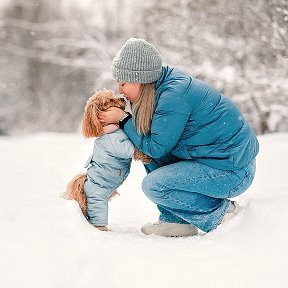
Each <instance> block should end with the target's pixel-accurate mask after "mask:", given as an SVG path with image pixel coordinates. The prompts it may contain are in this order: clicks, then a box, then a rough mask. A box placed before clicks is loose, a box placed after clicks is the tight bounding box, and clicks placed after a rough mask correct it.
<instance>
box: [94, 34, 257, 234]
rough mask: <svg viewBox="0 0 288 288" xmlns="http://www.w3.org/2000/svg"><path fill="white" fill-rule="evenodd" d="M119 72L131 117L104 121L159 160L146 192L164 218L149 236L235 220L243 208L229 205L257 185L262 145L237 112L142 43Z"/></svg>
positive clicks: (119, 60)
mask: <svg viewBox="0 0 288 288" xmlns="http://www.w3.org/2000/svg"><path fill="white" fill-rule="evenodd" d="M112 72H113V77H114V78H115V79H116V80H117V81H118V85H119V93H121V94H123V95H124V97H126V99H128V100H129V101H130V102H131V103H132V116H131V115H129V114H127V113H124V112H123V110H121V109H118V108H115V107H112V108H110V109H108V110H107V111H106V112H101V113H100V114H99V119H100V121H103V122H105V123H120V127H121V128H122V129H123V131H124V132H125V133H126V135H127V136H128V137H129V139H130V140H131V141H132V142H133V144H134V145H135V146H136V147H137V148H138V149H139V150H141V151H142V152H143V153H144V154H146V155H149V156H151V157H152V158H153V160H152V162H151V163H149V164H146V165H145V168H146V171H147V176H146V177H145V178H144V180H143V183H142V189H143V191H144V193H145V194H146V195H147V197H148V198H149V199H151V200H152V201H153V202H154V203H155V204H156V205H157V207H158V209H159V212H160V217H159V221H157V222H156V223H153V224H151V223H148V224H146V225H144V226H143V227H142V229H141V230H142V232H143V233H144V234H147V235H148V234H157V235H162V236H189V235H195V234H197V233H198V228H199V229H201V230H202V231H205V232H209V231H211V230H213V229H215V228H216V227H217V226H218V225H220V224H221V223H224V222H225V221H227V220H228V219H230V218H231V217H233V216H234V215H236V214H237V213H238V211H239V205H238V204H237V202H235V201H231V200H229V198H233V197H236V196H238V195H240V194H242V193H243V192H244V191H246V190H247V189H248V187H249V186H250V185H251V183H252V180H253V178H254V174H255V157H256V155H257V153H258V150H259V144H258V141H257V138H256V135H255V133H254V131H253V129H252V128H251V127H250V126H249V125H248V123H247V122H246V121H245V120H244V118H243V115H242V114H241V112H240V111H239V109H238V108H237V107H236V106H235V104H234V103H232V101H231V100H230V99H229V98H227V97H225V96H224V95H222V94H221V93H219V92H218V91H216V90H215V89H214V88H213V87H211V86H210V85H208V84H207V83H204V82H202V81H200V80H198V79H196V78H193V77H191V76H188V75H186V74H185V73H183V72H181V71H179V70H178V69H175V68H171V67H169V66H162V59H161V55H160V54H159V52H158V51H157V49H156V48H155V47H154V46H152V45H151V44H150V43H148V42H147V41H145V40H143V39H135V38H131V39H129V40H128V41H127V42H126V43H125V44H124V46H123V47H122V48H121V49H120V51H119V52H118V53H117V55H116V56H115V58H114V60H113V65H112ZM119 121H120V122H119Z"/></svg>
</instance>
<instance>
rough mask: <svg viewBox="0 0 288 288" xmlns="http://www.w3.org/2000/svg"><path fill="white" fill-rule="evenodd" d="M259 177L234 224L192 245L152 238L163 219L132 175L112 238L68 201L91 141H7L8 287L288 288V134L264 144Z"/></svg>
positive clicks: (3, 244) (1, 146) (2, 243)
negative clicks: (146, 226)
mask: <svg viewBox="0 0 288 288" xmlns="http://www.w3.org/2000/svg"><path fill="white" fill-rule="evenodd" d="M259 140H260V144H261V152H260V155H259V157H258V159H257V165H258V170H257V175H256V179H255V181H254V184H253V185H252V187H251V188H250V189H249V191H248V192H246V193H244V194H243V195H242V196H240V197H238V201H239V203H240V204H241V206H242V207H243V209H242V211H241V213H240V214H239V216H238V217H236V219H233V220H231V221H230V222H229V223H227V224H226V225H224V226H222V227H220V228H218V229H217V230H215V231H213V232H211V233H209V234H207V235H205V236H203V235H202V236H196V237H189V238H162V237H159V236H155V235H154V236H145V235H142V234H141V232H140V227H141V225H142V224H143V223H146V222H147V221H154V220H157V216H158V214H157V210H156V207H155V206H154V204H153V203H151V202H150V201H149V200H148V199H146V198H145V196H144V195H143V194H142V192H141V179H142V178H143V177H144V175H145V172H144V169H143V167H142V165H141V164H140V163H133V165H132V172H131V174H130V176H129V177H128V179H127V180H126V182H125V183H124V184H123V185H122V186H121V188H120V189H119V192H120V194H121V195H120V196H119V197H117V199H114V200H112V202H111V204H110V210H109V213H110V214H109V219H110V227H111V228H112V230H113V231H112V232H100V231H98V230H96V229H95V228H93V227H92V226H91V225H89V224H88V223H87V222H86V220H85V219H84V217H83V216H82V215H81V212H80V209H79V207H78V205H77V203H75V202H74V201H68V200H64V199H61V197H60V195H61V193H62V192H63V191H64V190H65V186H66V183H67V182H68V181H69V180H70V178H72V177H73V176H74V174H76V173H78V172H80V171H83V168H81V167H83V164H84V162H85V161H86V158H87V157H88V156H89V155H90V153H91V151H92V142H91V141H87V140H83V139H82V138H81V136H78V135H73V134H54V133H43V134H35V135H31V136H21V137H20V136H17V137H16V136H13V137H0V171H1V188H0V191H1V201H0V233H1V234H0V235H1V236H0V287H3V288H9V287H13V288H19V287H21V288H26V287H27V288H34V287H35V288H39V287H40V288H46V287H47V288H54V287H55V288H56V287H57V288H58V287H59V288H64V287H67V288H74V287H75V288H82V287H100V288H106V287H107V288H114V287H117V288H121V287H123V288H130V287H131V288H138V287H145V288H146V287H157V288H159V287H165V288H166V287H201V288H202V287H203V288H204V287H205V288H206V287H213V288H214V287H219V288H220V287H221V288H225V287H229V288H235V287H269V288H270V287H288V278H287V275H286V274H287V257H288V244H287V243H288V232H287V228H288V225H287V223H288V209H287V205H288V204H287V203H288V177H287V170H286V169H287V167H286V165H287V163H288V148H287V147H288V134H273V135H265V136H261V137H259Z"/></svg>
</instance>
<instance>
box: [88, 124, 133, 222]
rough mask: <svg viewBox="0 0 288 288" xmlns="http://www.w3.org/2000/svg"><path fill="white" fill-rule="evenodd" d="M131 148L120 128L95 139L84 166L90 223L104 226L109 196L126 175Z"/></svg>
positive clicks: (106, 218) (128, 168) (130, 143)
mask: <svg viewBox="0 0 288 288" xmlns="http://www.w3.org/2000/svg"><path fill="white" fill-rule="evenodd" d="M134 149H135V148H134V145H133V144H132V142H131V141H130V140H129V139H128V137H127V135H126V134H125V133H124V132H123V131H122V130H121V129H118V130H116V131H114V132H111V133H107V134H104V135H102V136H101V137H99V138H96V139H95V141H94V149H93V154H92V155H91V156H90V157H89V159H88V160H87V162H86V165H85V168H87V167H88V169H87V181H85V183H84V191H85V194H86V197H87V213H88V216H89V221H90V223H92V224H94V225H96V226H106V225H107V224H108V200H109V197H110V196H111V194H112V193H113V191H115V189H117V188H118V187H119V186H120V185H121V183H122V182H123V181H124V180H125V178H126V177H127V176H128V174H129V172H130V164H131V159H132V156H133V154H134Z"/></svg>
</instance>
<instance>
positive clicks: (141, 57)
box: [112, 38, 162, 83]
mask: <svg viewBox="0 0 288 288" xmlns="http://www.w3.org/2000/svg"><path fill="white" fill-rule="evenodd" d="M161 74H162V58H161V55H160V53H159V52H158V50H157V49H156V48H155V47H154V46H153V45H151V44H150V43H149V42H147V41H145V40H143V39H136V38H130V39H128V40H127V41H126V43H125V44H124V45H123V46H122V48H121V49H120V50H119V51H118V53H117V54H116V56H115V58H114V59H113V63H112V75H113V77H114V78H115V79H116V80H117V81H123V82H139V83H152V82H155V81H156V80H158V79H159V78H160V77H161Z"/></svg>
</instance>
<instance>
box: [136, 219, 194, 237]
mask: <svg viewBox="0 0 288 288" xmlns="http://www.w3.org/2000/svg"><path fill="white" fill-rule="evenodd" d="M141 231H142V233H144V234H145V235H150V234H156V235H160V236H165V237H185V236H193V235H197V234H198V229H197V228H196V227H194V226H192V225H191V224H179V223H168V222H163V221H157V222H156V223H153V224H152V223H147V224H145V225H144V226H142V228H141Z"/></svg>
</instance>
